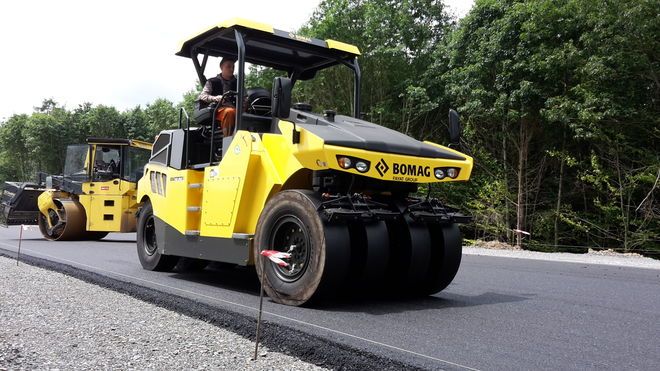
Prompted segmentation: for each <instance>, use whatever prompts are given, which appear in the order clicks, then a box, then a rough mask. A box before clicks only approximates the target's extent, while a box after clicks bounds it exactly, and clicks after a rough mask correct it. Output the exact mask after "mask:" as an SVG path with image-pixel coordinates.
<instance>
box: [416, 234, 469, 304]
mask: <svg viewBox="0 0 660 371" xmlns="http://www.w3.org/2000/svg"><path fill="white" fill-rule="evenodd" d="M429 232H430V234H431V243H432V246H433V249H432V250H431V267H430V270H429V272H428V276H427V277H426V280H425V283H424V285H422V286H421V287H420V294H423V295H433V294H435V293H438V292H440V291H442V290H444V289H445V288H446V287H447V286H449V284H450V283H451V281H453V280H454V277H456V273H458V268H459V267H460V265H461V256H462V254H463V238H462V236H461V230H460V229H459V228H458V225H457V224H450V225H445V226H439V225H437V224H429Z"/></svg>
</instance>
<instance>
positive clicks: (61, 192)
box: [37, 138, 151, 240]
mask: <svg viewBox="0 0 660 371" xmlns="http://www.w3.org/2000/svg"><path fill="white" fill-rule="evenodd" d="M75 147H80V148H81V149H79V150H78V152H77V157H76V156H75V155H76V148H75ZM131 147H132V148H136V149H139V150H144V151H143V152H144V154H143V155H142V157H143V160H144V161H143V162H142V163H141V164H139V161H138V163H136V164H131V166H132V167H131V168H129V169H131V170H135V171H141V169H142V166H144V162H146V160H147V158H148V152H147V151H148V150H150V149H151V144H150V143H146V142H143V141H138V140H126V139H103V138H91V139H90V140H88V144H87V145H79V146H71V147H70V148H69V150H68V152H67V161H70V162H73V163H75V164H77V166H78V168H77V169H76V170H80V171H78V172H77V173H76V174H68V175H65V176H63V177H61V178H59V182H60V183H61V184H57V185H53V184H51V185H50V187H51V188H47V189H46V190H44V191H43V192H41V194H40V195H39V196H38V201H37V205H38V211H39V214H40V215H39V217H38V220H37V222H38V224H39V225H40V228H41V229H42V233H43V234H44V236H45V237H46V238H48V239H54V240H71V239H88V238H92V239H94V238H100V237H99V236H101V237H102V236H104V235H105V234H107V233H108V232H121V233H125V232H135V230H136V213H137V210H138V206H139V204H138V199H137V175H134V174H133V175H129V174H124V170H125V169H127V168H126V167H124V168H123V169H121V168H120V166H121V162H122V161H126V162H129V161H133V162H135V159H133V158H132V157H131V156H132V154H129V152H128V151H129V148H131ZM83 150H84V153H83ZM112 151H115V152H116V153H115V152H112ZM104 153H112V155H116V156H115V158H113V161H114V159H117V164H116V166H115V167H114V168H113V169H114V172H113V171H112V170H109V169H108V168H105V167H103V166H101V165H100V164H104V165H105V163H104V160H103V158H101V157H103V156H104ZM83 155H84V159H83V157H81V156H83ZM108 166H110V165H108ZM113 166H114V165H113ZM74 167H75V166H74ZM138 167H139V169H135V168H138ZM136 174H137V173H136ZM131 176H133V178H131ZM53 178H55V177H51V180H50V182H51V183H54V182H56V181H57V179H53ZM92 232H98V233H92Z"/></svg>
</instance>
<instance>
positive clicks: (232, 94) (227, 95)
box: [220, 90, 238, 105]
mask: <svg viewBox="0 0 660 371" xmlns="http://www.w3.org/2000/svg"><path fill="white" fill-rule="evenodd" d="M237 94H238V92H237V91H234V90H227V91H226V92H224V93H223V94H222V98H220V105H222V104H223V103H224V102H225V101H229V99H232V98H234V99H233V102H232V103H233V104H234V105H236V99H235V98H236V95H237Z"/></svg>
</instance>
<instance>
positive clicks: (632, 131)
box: [0, 0, 660, 255]
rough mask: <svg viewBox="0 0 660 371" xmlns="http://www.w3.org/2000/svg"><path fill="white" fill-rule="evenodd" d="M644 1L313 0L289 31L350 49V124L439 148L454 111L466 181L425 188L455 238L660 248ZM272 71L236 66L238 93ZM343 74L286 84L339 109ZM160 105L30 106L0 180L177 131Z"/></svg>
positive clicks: (11, 138)
mask: <svg viewBox="0 0 660 371" xmlns="http://www.w3.org/2000/svg"><path fill="white" fill-rule="evenodd" d="M657 8H658V2H657V0H610V1H607V2H603V1H596V0H528V1H519V0H501V1H500V0H497V1H496V0H477V1H476V2H475V5H474V7H473V8H472V10H471V11H470V12H469V14H468V15H467V16H466V17H465V18H463V19H461V20H460V21H457V20H456V19H454V18H452V17H451V16H450V15H449V14H448V12H447V9H446V7H445V6H444V4H443V3H442V1H437V0H403V1H401V0H324V1H322V2H321V3H320V5H319V6H318V8H317V10H316V11H315V12H314V14H313V15H312V16H311V18H310V19H309V20H308V21H307V22H306V23H305V24H304V25H303V26H302V27H301V29H300V30H298V33H300V34H302V35H306V36H310V37H316V38H321V39H334V40H341V41H344V42H348V43H352V44H355V45H357V46H358V47H359V48H360V51H361V53H362V55H361V57H360V66H361V72H362V107H361V110H362V112H363V114H362V115H363V117H364V118H365V119H367V120H369V121H372V122H375V123H378V124H381V125H385V126H388V127H391V128H394V129H396V130H399V131H401V132H404V133H406V134H408V135H411V136H413V137H415V138H417V139H423V140H432V141H436V142H439V143H446V142H447V135H446V128H447V111H448V109H449V108H455V109H457V110H458V112H459V113H460V114H461V118H462V123H463V128H464V130H463V139H462V143H461V150H462V151H464V152H466V153H468V154H469V155H471V156H473V157H474V159H475V168H474V170H473V176H472V179H471V180H470V181H469V182H466V183H461V184H439V185H434V186H433V187H432V189H431V192H432V193H433V195H434V196H436V197H439V198H441V199H443V200H444V201H446V202H447V203H449V204H452V205H455V206H457V207H459V208H460V209H462V210H464V211H465V212H466V213H469V214H471V215H473V216H474V223H472V224H471V225H468V226H466V227H465V228H464V233H465V235H466V237H469V238H474V239H484V240H499V241H503V242H507V243H511V244H518V245H522V246H524V247H526V248H530V249H540V250H548V249H559V250H574V251H582V250H584V249H585V248H586V247H587V246H589V247H600V248H615V249H618V250H621V251H638V252H643V253H646V254H651V255H652V254H653V253H654V252H656V253H657V252H658V251H660V225H659V223H658V220H659V215H660V209H659V206H658V201H657V198H656V197H658V194H659V193H658V192H659V191H658V188H659V187H660V184H659V181H660V151H658V145H657V144H654V143H660V140H659V139H660V125H659V119H658V99H659V97H660V81H659V79H658V76H659V75H660V72H659V66H658V63H659V62H658V51H659V50H660V45H659V43H660V41H659V40H660V38H658V35H660V17H658V14H657ZM276 74H277V72H276V71H270V70H268V69H263V68H251V69H250V71H249V75H248V76H247V81H248V84H249V85H251V86H263V87H266V88H270V84H271V81H272V77H273V76H274V75H276ZM352 87H353V85H352V75H351V74H350V73H349V71H348V70H347V69H346V68H342V67H341V66H338V67H333V68H331V69H328V70H326V71H322V72H320V73H319V74H318V75H317V76H316V78H315V79H313V80H310V81H301V82H299V83H297V84H296V88H295V91H294V95H295V99H296V100H299V101H304V102H308V103H310V104H312V106H313V107H314V110H315V111H316V112H321V111H322V110H324V109H334V110H336V111H338V112H339V113H346V114H349V113H350V112H352V107H351V105H352V104H353V100H352V99H351V96H352ZM194 95H195V93H194V92H193V91H191V92H188V93H187V94H186V95H184V99H182V102H180V103H177V104H174V103H172V102H169V101H166V100H163V99H159V100H156V101H155V102H154V103H152V104H150V105H147V107H145V108H144V109H143V108H141V107H136V108H135V109H133V110H128V111H126V112H119V111H117V110H116V109H114V108H112V107H107V106H91V105H89V104H83V105H81V106H79V107H78V108H76V109H74V110H72V111H69V110H67V109H65V108H63V107H59V106H58V105H57V104H56V103H55V102H52V101H48V100H47V101H44V104H43V105H42V106H41V107H38V108H36V109H35V112H34V113H32V114H30V115H14V116H12V117H10V118H9V119H8V120H6V121H5V122H3V123H2V126H0V180H3V179H18V180H21V179H29V178H30V177H31V176H32V175H33V174H34V172H35V171H36V170H41V171H46V172H58V171H61V167H62V163H63V155H64V148H65V147H66V145H67V144H69V143H74V142H82V141H84V139H85V138H86V137H87V136H89V135H94V136H115V137H131V138H139V139H147V140H149V139H151V138H153V136H154V135H155V134H156V133H157V132H158V131H159V130H161V129H164V128H172V127H175V126H176V125H177V124H178V107H181V106H185V107H188V110H189V111H190V107H191V106H192V100H193V99H194Z"/></svg>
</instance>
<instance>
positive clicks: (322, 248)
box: [253, 190, 350, 306]
mask: <svg viewBox="0 0 660 371" xmlns="http://www.w3.org/2000/svg"><path fill="white" fill-rule="evenodd" d="M317 204H318V197H317V196H316V195H315V194H314V193H313V192H311V191H304V190H286V191H282V192H280V193H278V194H276V195H275V196H273V197H272V198H271V199H270V200H269V201H268V203H266V206H265V207H264V209H263V211H262V213H261V215H260V216H259V221H258V223H257V230H256V234H255V240H254V244H253V254H254V256H255V265H256V270H257V274H258V275H259V279H260V280H261V282H262V284H263V286H264V290H265V291H266V293H267V294H268V296H269V297H270V298H271V299H272V300H273V301H275V302H277V303H280V304H285V305H293V306H299V305H303V304H305V303H308V302H310V301H312V299H314V300H316V299H319V298H321V297H326V298H327V297H328V296H332V295H334V294H336V293H337V292H339V291H341V289H342V288H341V285H342V284H343V283H344V282H345V280H346V278H347V275H348V268H349V265H350V237H349V233H348V228H347V227H346V225H345V224H330V225H327V224H324V222H323V221H322V220H321V218H320V216H319V214H318V211H317ZM287 216H294V217H296V218H297V219H298V220H300V222H301V223H302V224H303V226H304V228H305V230H306V232H307V236H308V239H309V245H310V246H309V251H308V254H309V261H308V264H307V266H306V268H305V271H304V273H303V274H302V275H301V276H300V277H299V278H298V279H297V280H295V281H293V282H286V281H284V280H282V279H280V278H279V277H278V275H277V274H276V273H275V268H274V264H273V263H271V262H270V261H268V260H267V259H265V258H262V257H261V256H260V254H259V252H260V251H261V250H273V249H275V247H274V246H268V244H269V241H270V239H271V234H272V233H274V231H273V230H272V229H273V228H274V227H275V225H276V224H277V222H278V221H279V220H280V219H281V218H284V217H287ZM264 268H265V269H264Z"/></svg>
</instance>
